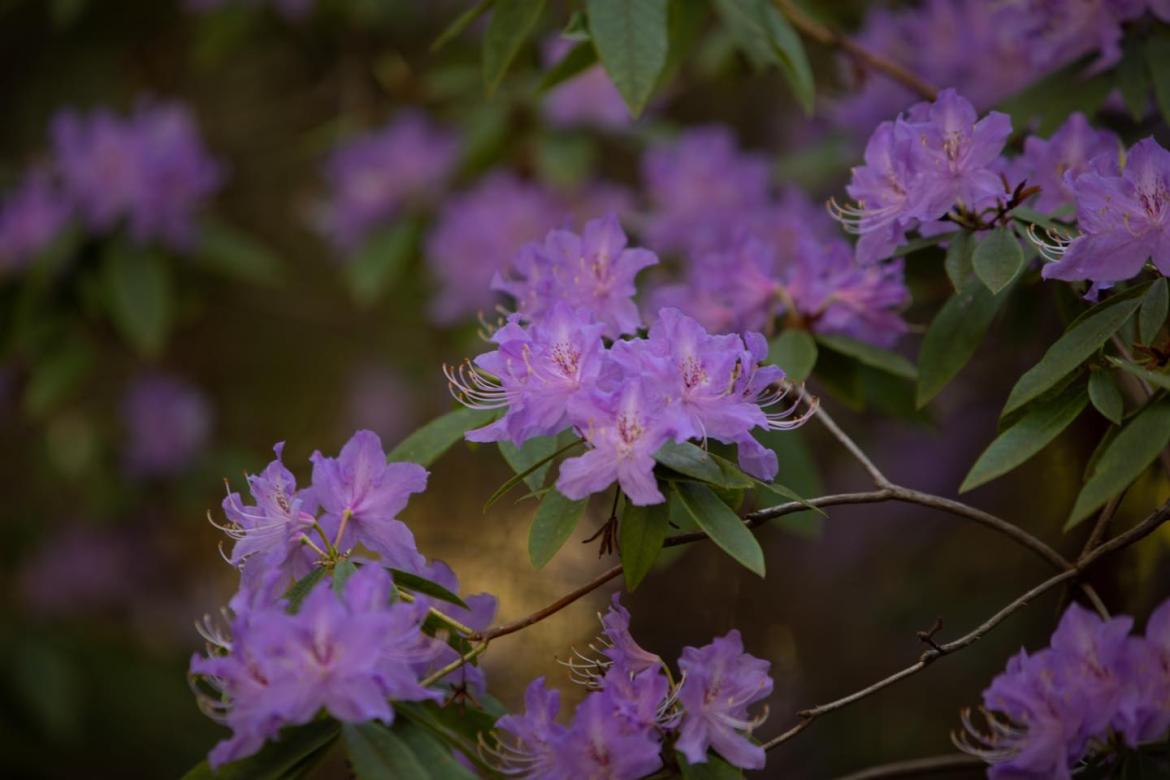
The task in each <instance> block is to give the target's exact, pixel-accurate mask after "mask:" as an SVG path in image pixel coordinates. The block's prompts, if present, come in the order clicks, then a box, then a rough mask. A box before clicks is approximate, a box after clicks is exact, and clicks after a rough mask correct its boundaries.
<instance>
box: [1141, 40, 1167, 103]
mask: <svg viewBox="0 0 1170 780" xmlns="http://www.w3.org/2000/svg"><path fill="white" fill-rule="evenodd" d="M1146 64H1147V65H1149V73H1150V76H1151V78H1152V80H1153V83H1154V100H1155V101H1156V102H1157V104H1158V109H1159V110H1160V111H1161V112H1162V118H1163V119H1165V120H1166V121H1167V122H1170V33H1167V32H1166V31H1165V29H1163V30H1160V31H1159V32H1157V33H1155V34H1154V35H1151V36H1150V37H1149V39H1148V40H1147V41H1146Z"/></svg>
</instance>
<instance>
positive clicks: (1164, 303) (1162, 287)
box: [1138, 276, 1170, 344]
mask: <svg viewBox="0 0 1170 780" xmlns="http://www.w3.org/2000/svg"><path fill="white" fill-rule="evenodd" d="M1168 310H1170V293H1168V285H1167V283H1166V277H1165V276H1159V277H1158V279H1157V281H1155V282H1154V283H1153V284H1152V285H1150V289H1149V290H1148V291H1146V297H1145V298H1144V299H1142V307H1141V309H1139V310H1138V338H1139V339H1141V342H1142V343H1143V344H1153V343H1154V339H1156V338H1157V336H1158V332H1159V331H1161V330H1162V325H1164V324H1165V323H1166V314H1167V311H1168Z"/></svg>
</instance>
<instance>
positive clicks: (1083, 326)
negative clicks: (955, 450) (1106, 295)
mask: <svg viewBox="0 0 1170 780" xmlns="http://www.w3.org/2000/svg"><path fill="white" fill-rule="evenodd" d="M1109 303H1112V301H1110V302H1109ZM1140 304H1141V299H1140V298H1125V299H1123V300H1119V301H1118V302H1117V303H1112V305H1109V306H1101V307H1099V308H1098V309H1097V311H1095V312H1094V313H1093V314H1091V315H1090V316H1087V317H1085V318H1084V319H1081V320H1078V321H1074V323H1073V325H1072V326H1071V327H1070V328H1069V329H1068V330H1067V331H1065V333H1064V335H1062V336H1061V337H1060V338H1059V339H1057V340H1056V342H1055V343H1054V344H1053V345H1052V346H1051V347H1049V348H1048V351H1047V352H1045V353H1044V357H1042V358H1040V362H1039V363H1037V364H1036V365H1034V366H1033V367H1032V368H1030V369H1028V370H1027V371H1026V372H1025V373H1024V375H1023V376H1022V377H1020V379H1019V381H1018V382H1016V385H1015V387H1013V388H1012V391H1011V394H1010V395H1009V396H1008V400H1007V403H1006V404H1005V405H1004V409H1003V413H1004V414H1008V413H1010V412H1013V411H1015V410H1016V409H1019V408H1020V407H1021V406H1023V405H1024V404H1026V403H1028V402H1029V401H1032V400H1034V399H1036V398H1037V397H1038V396H1039V395H1040V394H1041V393H1043V392H1044V391H1045V390H1048V389H1049V388H1051V387H1053V386H1054V385H1055V384H1056V383H1057V382H1059V381H1060V380H1062V379H1064V378H1065V377H1066V376H1068V374H1069V373H1071V372H1072V371H1073V370H1074V369H1076V368H1077V367H1078V366H1080V365H1081V363H1084V362H1085V361H1086V360H1088V359H1089V358H1090V357H1091V356H1092V355H1093V353H1094V352H1096V351H1097V350H1098V349H1100V347H1101V345H1102V344H1104V343H1105V342H1106V341H1108V339H1109V337H1110V336H1112V335H1113V334H1114V333H1116V332H1117V331H1118V329H1119V328H1120V327H1121V326H1122V325H1124V324H1125V323H1126V322H1127V321H1128V320H1129V318H1130V317H1132V316H1133V313H1134V312H1135V311H1137V307H1138V306H1139V305H1140Z"/></svg>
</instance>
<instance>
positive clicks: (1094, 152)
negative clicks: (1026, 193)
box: [1011, 111, 1121, 212]
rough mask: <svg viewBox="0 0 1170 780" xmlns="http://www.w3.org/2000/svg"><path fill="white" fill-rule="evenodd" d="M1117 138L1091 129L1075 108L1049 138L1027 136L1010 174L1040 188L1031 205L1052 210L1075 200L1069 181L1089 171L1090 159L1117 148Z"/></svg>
mask: <svg viewBox="0 0 1170 780" xmlns="http://www.w3.org/2000/svg"><path fill="white" fill-rule="evenodd" d="M1120 143H1121V142H1120V139H1118V137H1117V136H1116V135H1114V134H1113V133H1111V132H1109V131H1108V130H1095V129H1094V128H1093V127H1092V126H1091V125H1090V124H1089V120H1087V119H1085V115H1084V114H1082V113H1080V112H1079V111H1078V112H1076V113H1074V114H1071V115H1070V116H1069V118H1068V119H1067V120H1065V123H1064V124H1063V125H1061V126H1060V128H1059V129H1057V131H1056V132H1055V133H1053V134H1052V137H1051V138H1048V139H1044V138H1038V137H1036V136H1029V137H1028V138H1027V139H1025V141H1024V153H1023V155H1021V156H1020V157H1019V158H1018V159H1017V160H1016V161H1015V163H1014V164H1013V165H1012V166H1011V170H1012V172H1013V174H1014V177H1015V178H1016V179H1018V180H1023V179H1026V180H1027V181H1028V183H1029V184H1031V185H1034V186H1037V187H1039V188H1040V194H1039V196H1037V198H1036V200H1035V207H1036V208H1037V209H1039V210H1040V211H1045V212H1052V211H1056V210H1057V209H1060V208H1062V207H1064V206H1066V205H1071V204H1073V203H1074V202H1075V198H1076V194H1075V192H1074V191H1073V185H1072V183H1073V181H1075V180H1076V178H1077V177H1078V176H1080V175H1081V174H1084V173H1088V172H1089V171H1090V167H1089V164H1090V162H1091V161H1092V160H1094V159H1096V158H1098V157H1102V156H1106V155H1113V156H1114V157H1117V156H1118V155H1119V153H1120V151H1121V146H1120Z"/></svg>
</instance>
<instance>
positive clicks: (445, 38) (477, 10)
mask: <svg viewBox="0 0 1170 780" xmlns="http://www.w3.org/2000/svg"><path fill="white" fill-rule="evenodd" d="M495 1H496V0H480V1H479V2H478V3H476V4H475V5H473V6H472V7H471V8H468V9H467V10H466V11H464V12H463V13H461V14H459V16H457V17H455V21H453V22H451V24H450V25H448V26H447V29H445V30H443V32H441V33H439V37H438V38H435V40H434V42H432V43H431V53H432V54H434V53H435V52H437V51H438V50H439V49H441V48H443V47H444V46H446V45H447V44H448V43H450V42H451V41H453V40H454V39H456V38H458V37H459V36H460V35H462V34H463V31H464V30H466V29H467V28H468V27H470V26H471V25H472V24H474V23H475V20H476V19H478V18H479V17H481V16H483V15H484V14H486V13H487V12H488V9H489V8H491V7H492V4H494V3H495Z"/></svg>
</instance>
